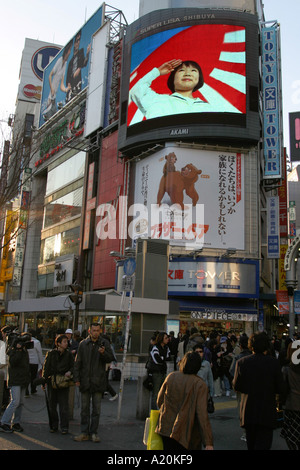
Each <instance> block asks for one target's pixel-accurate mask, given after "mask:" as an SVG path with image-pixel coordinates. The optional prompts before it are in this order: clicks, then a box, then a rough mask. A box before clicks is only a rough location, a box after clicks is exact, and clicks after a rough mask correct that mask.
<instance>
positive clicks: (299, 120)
mask: <svg viewBox="0 0 300 470" xmlns="http://www.w3.org/2000/svg"><path fill="white" fill-rule="evenodd" d="M289 121H290V159H291V161H292V162H299V161H300V112H297V113H290V114H289Z"/></svg>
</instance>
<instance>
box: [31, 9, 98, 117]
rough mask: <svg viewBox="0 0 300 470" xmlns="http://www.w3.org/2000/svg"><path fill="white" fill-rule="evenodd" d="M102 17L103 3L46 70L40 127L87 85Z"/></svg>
mask: <svg viewBox="0 0 300 470" xmlns="http://www.w3.org/2000/svg"><path fill="white" fill-rule="evenodd" d="M103 16H104V4H103V5H102V6H101V7H100V8H99V9H98V10H97V11H96V12H95V13H94V15H93V16H92V17H91V18H90V19H89V20H88V21H87V22H86V23H85V24H84V26H83V27H82V28H81V29H80V30H79V31H78V32H77V33H76V34H75V36H74V37H73V38H72V39H71V40H70V41H69V42H68V44H67V45H66V46H65V47H64V48H63V49H62V50H61V51H60V52H59V54H57V56H56V57H55V59H54V60H53V61H52V62H51V63H50V64H49V65H48V67H47V68H46V69H45V71H44V81H43V91H42V104H41V113H40V126H42V125H43V124H44V123H45V122H46V121H48V120H49V119H50V118H51V117H52V116H54V114H56V113H57V111H59V110H60V109H61V108H63V107H64V106H65V105H66V104H67V103H69V102H70V101H71V100H72V99H73V98H74V97H75V96H77V95H78V93H80V92H81V91H82V90H84V89H85V88H86V87H87V85H88V75H89V65H90V55H91V54H90V52H91V43H92V36H93V34H94V33H95V32H96V31H97V30H98V29H99V28H100V27H101V25H102V23H103Z"/></svg>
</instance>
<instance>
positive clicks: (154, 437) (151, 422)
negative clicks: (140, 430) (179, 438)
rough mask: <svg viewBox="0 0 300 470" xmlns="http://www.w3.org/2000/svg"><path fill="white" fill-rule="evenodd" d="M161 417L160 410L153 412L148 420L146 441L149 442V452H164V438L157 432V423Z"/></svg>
mask: <svg viewBox="0 0 300 470" xmlns="http://www.w3.org/2000/svg"><path fill="white" fill-rule="evenodd" d="M158 417H159V410H151V411H150V418H147V432H148V438H147V439H145V440H144V443H145V444H146V442H147V450H163V448H164V446H163V440H162V437H161V436H160V435H159V434H157V433H156V432H155V429H156V426H157V421H158Z"/></svg>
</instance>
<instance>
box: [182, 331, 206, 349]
mask: <svg viewBox="0 0 300 470" xmlns="http://www.w3.org/2000/svg"><path fill="white" fill-rule="evenodd" d="M199 343H204V338H203V336H202V335H201V333H199V331H198V330H197V328H195V327H193V328H192V329H191V334H190V337H189V340H188V343H187V346H186V350H185V352H188V351H193V347H194V346H195V345H196V344H199Z"/></svg>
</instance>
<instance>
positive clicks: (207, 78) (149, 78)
mask: <svg viewBox="0 0 300 470" xmlns="http://www.w3.org/2000/svg"><path fill="white" fill-rule="evenodd" d="M176 11H177V10H175V11H174V10H169V15H172V21H170V19H169V21H160V22H158V23H157V24H154V25H150V26H148V27H144V28H143V27H140V28H136V29H137V31H135V32H134V31H133V32H132V37H131V34H130V32H129V38H128V34H127V35H126V39H125V40H126V41H127V43H126V45H125V62H124V68H125V73H124V78H123V82H122V94H121V102H122V108H121V130H122V132H121V145H120V148H122V147H126V146H127V145H128V144H129V145H130V143H131V142H132V143H134V144H135V143H136V142H137V139H136V137H137V136H139V138H140V140H144V139H145V140H147V138H148V139H149V140H152V139H153V138H154V134H153V132H154V133H155V132H156V139H157V138H160V137H162V139H164V138H165V139H166V138H168V137H172V136H175V137H176V136H177V135H184V136H185V138H188V137H193V136H199V128H200V129H202V130H201V131H200V135H203V136H207V137H214V136H218V135H220V137H222V135H223V136H225V137H226V136H227V137H230V136H231V137H233V138H247V137H248V139H249V140H251V139H253V135H254V134H253V132H252V133H251V129H250V127H251V125H250V120H251V117H250V115H249V112H250V111H251V110H253V112H254V113H256V115H257V116H256V119H257V122H256V124H258V112H257V111H258V107H257V102H258V98H257V97H258V40H257V30H256V27H255V26H254V24H251V25H250V24H249V23H248V22H247V21H246V18H245V16H244V15H245V14H240V15H241V17H240V20H235V21H233V20H232V18H231V16H230V15H228V12H220V11H218V12H215V14H210V15H198V16H199V17H200V16H201V17H205V18H209V19H206V21H205V20H203V21H199V20H198V21H196V20H195V19H193V18H195V17H196V16H197V15H185V16H183V15H182V10H180V14H179V16H178V17H177V15H176V13H175V14H174V12H176ZM184 11H185V10H184ZM197 11H198V12H199V10H197ZM160 13H161V15H166V14H167V13H166V12H160ZM180 15H181V16H180ZM231 15H235V16H236V15H237V13H236V12H234V13H231ZM146 16H149V15H146ZM226 16H227V18H226ZM217 17H220V19H218V21H216V19H217ZM246 17H247V19H248V17H251V20H252V22H253V19H254V18H255V17H254V15H249V14H247V15H246ZM221 18H222V20H221ZM151 20H152V21H153V17H150V18H149V21H151ZM256 21H257V20H256ZM145 22H146V20H145ZM254 30H255V32H256V34H255V33H254ZM252 36H253V38H252ZM252 39H253V40H254V43H253V42H252ZM250 42H251V44H250ZM255 45H257V51H255V52H254V47H255ZM254 67H256V69H254ZM249 119H250V120H249ZM253 124H254V121H253ZM233 128H235V129H236V128H238V129H240V131H241V132H240V134H238V133H237V132H236V130H235V131H234V132H232V131H233ZM157 131H158V133H157ZM163 131H165V132H163ZM178 131H179V132H178ZM249 131H250V132H249ZM252 131H253V129H252ZM122 133H123V135H122ZM255 136H256V137H255V138H256V139H257V138H259V132H258V127H257V128H256V130H255ZM122 138H123V142H122ZM126 144H127V145H126Z"/></svg>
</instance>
